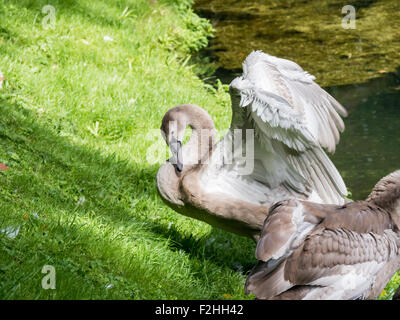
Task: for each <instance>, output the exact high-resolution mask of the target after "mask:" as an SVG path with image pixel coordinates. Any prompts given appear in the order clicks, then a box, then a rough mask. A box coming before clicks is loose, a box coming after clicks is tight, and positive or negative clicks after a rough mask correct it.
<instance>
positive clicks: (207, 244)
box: [0, 0, 254, 299]
mask: <svg viewBox="0 0 400 320" xmlns="http://www.w3.org/2000/svg"><path fill="white" fill-rule="evenodd" d="M47 4H50V5H52V6H53V7H54V8H55V18H56V19H55V23H54V29H53V28H51V26H52V25H51V23H52V20H50V19H48V18H46V16H47V15H48V13H49V12H45V13H42V8H43V7H44V6H45V5H47ZM190 5H191V3H190V2H189V1H183V0H176V1H172V0H171V1H158V2H157V1H145V0H140V1H138V0H130V1H126V0H125V1H122V0H121V1H107V0H103V1H101V0H96V1H94V0H91V1H89V0H87V1H73V0H69V1H64V0H63V1H61V0H60V1H48V0H45V1H34V0H32V1H29V0H25V1H21V0H1V1H0V70H1V71H2V72H3V74H4V76H5V78H6V80H5V81H4V83H3V89H0V110H1V117H0V163H2V164H5V165H6V166H7V167H8V168H9V170H6V171H4V170H3V171H0V208H1V210H0V230H2V232H0V298H1V299H104V298H107V299H232V298H234V299H239V298H251V297H246V296H245V295H244V293H243V285H244V280H245V275H244V274H245V272H246V270H248V269H249V268H250V267H251V265H252V264H253V263H254V258H253V256H254V244H253V243H252V242H251V241H250V240H247V239H244V238H240V237H236V236H233V235H230V234H227V233H224V232H222V231H219V230H215V229H212V228H211V227H210V226H208V225H206V224H204V223H201V222H198V221H195V220H192V219H189V218H186V217H183V216H181V215H179V214H177V213H175V212H174V211H172V210H170V209H169V208H167V207H166V206H165V205H164V204H163V203H162V201H161V200H160V198H159V196H158V194H157V192H156V185H155V176H156V173H157V170H158V168H159V165H160V164H159V163H154V161H148V156H147V154H148V150H149V148H150V147H152V146H154V133H153V132H154V130H155V129H156V132H157V135H159V131H158V130H159V127H160V123H161V122H160V121H161V119H162V116H163V114H164V113H165V112H166V110H168V109H169V108H171V107H173V106H175V105H177V104H181V103H188V102H191V103H197V104H199V105H201V106H203V107H204V108H205V109H207V110H208V111H209V112H210V114H211V115H212V116H213V118H214V119H215V121H216V125H217V127H218V128H221V129H222V128H226V127H228V126H229V121H230V108H229V105H228V104H227V102H228V100H227V94H226V92H225V91H224V90H223V88H222V86H219V87H218V86H217V88H219V89H214V88H213V87H211V86H209V85H205V84H204V83H203V82H202V81H201V80H200V79H199V77H198V76H197V75H196V74H195V72H194V70H195V69H196V68H194V66H193V65H191V64H190V63H188V61H187V58H188V57H189V56H190V54H191V53H193V52H194V51H196V50H198V49H200V48H201V47H204V46H205V45H206V44H207V36H208V35H210V32H211V31H212V30H211V26H210V25H209V23H208V22H207V21H205V20H202V19H199V18H198V17H197V16H196V15H194V14H193V13H192V11H191V10H190ZM49 24H50V28H47V29H46V28H45V27H46V26H48V25H49ZM149 134H150V138H149V137H148V135H149ZM166 157H167V155H164V156H163V160H165V159H166ZM7 228H8V229H7ZM10 230H19V232H18V234H17V236H16V237H13V236H12V234H10V233H7V231H10ZM44 265H52V266H54V268H55V270H56V289H55V290H51V289H50V290H44V289H42V286H41V281H42V278H43V277H44V276H45V274H43V273H42V272H41V271H42V268H43V266H44Z"/></svg>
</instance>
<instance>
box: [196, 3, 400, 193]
mask: <svg viewBox="0 0 400 320" xmlns="http://www.w3.org/2000/svg"><path fill="white" fill-rule="evenodd" d="M387 1H389V0H387ZM272 2H274V4H277V6H276V7H277V8H279V9H281V10H284V9H285V7H284V6H283V9H282V3H283V4H285V3H286V4H287V2H288V1H286V2H285V1H283V2H282V1H278V0H276V1H272ZM289 2H290V1H289ZM300 2H301V3H303V4H307V3H308V2H310V1H299V3H300ZM314 2H315V1H314ZM332 2H335V1H332ZM336 2H337V1H336ZM361 2H363V3H364V4H366V6H368V5H370V4H371V3H373V2H374V1H369V2H368V1H361ZM375 2H378V1H375ZM225 3H226V5H224V2H222V1H208V2H207V1H198V3H197V7H196V8H197V10H198V13H199V14H200V15H203V16H206V17H208V18H211V21H212V22H213V25H214V27H215V28H216V30H217V33H216V38H215V39H213V40H212V41H211V44H210V47H209V48H208V51H207V55H209V56H210V57H212V58H213V59H214V61H216V63H217V64H218V65H219V66H220V68H219V69H218V70H217V72H216V76H217V77H218V78H219V79H221V81H222V82H223V83H227V84H228V83H230V81H231V80H232V79H233V78H234V77H236V76H237V75H238V74H240V73H241V70H240V69H238V64H239V66H240V63H241V62H242V61H243V59H244V58H245V56H246V55H247V54H248V53H249V52H250V51H251V50H252V49H263V50H264V51H266V52H268V53H271V54H274V55H277V56H281V57H284V58H289V59H292V60H294V61H296V62H298V63H299V64H300V65H302V66H303V67H304V64H306V65H307V60H304V59H305V58H304V56H302V59H300V60H304V63H301V61H298V60H297V59H296V50H297V49H296V48H294V49H293V50H294V51H293V52H291V53H290V54H288V53H287V52H282V53H281V54H280V52H279V50H278V49H277V48H274V49H273V50H272V49H271V50H268V49H270V48H268V46H267V47H266V43H265V37H260V36H259V35H260V34H263V35H267V34H268V32H269V31H268V27H269V26H268V25H267V26H266V29H265V30H264V29H262V25H260V24H259V23H258V22H257V21H256V22H257V23H256V26H257V32H256V33H255V32H253V31H252V30H253V28H254V25H252V24H251V21H252V19H254V20H257V19H260V18H259V15H258V16H257V15H252V14H249V13H248V12H247V13H246V11H240V10H239V9H240V8H241V7H242V6H243V2H240V1H229V2H225ZM257 3H260V7H261V8H263V6H264V7H265V4H266V3H268V1H262V0H259V1H251V4H252V6H253V7H251V8H250V9H251V10H252V11H253V12H254V11H257V10H256V9H257ZM290 3H293V2H290ZM387 3H388V2H386V4H387ZM235 6H236V7H237V9H238V10H237V11H235V10H234V9H235ZM267 7H268V6H267ZM215 8H217V9H215ZM254 8H256V9H254ZM274 8H275V7H274ZM267 9H268V10H269V7H268V8H267ZM336 9H337V8H335V10H336ZM372 9H373V10H375V8H372ZM287 10H288V15H289V14H292V15H295V12H293V7H292V6H288V8H287ZM227 12H228V14H227ZM232 12H234V13H235V14H234V15H232ZM240 12H242V13H241V14H240ZM364 14H365V15H366V14H367V12H366V13H364ZM396 14H397V13H396ZM232 17H233V18H232ZM230 19H231V20H230ZM229 23H231V25H229ZM377 27H378V26H377ZM279 30H280V29H279V28H278V27H277V28H275V29H274V30H273V35H274V37H279ZM271 32H272V31H271ZM359 32H361V34H362V35H363V36H364V37H365V39H366V41H367V40H370V41H373V40H374V39H373V36H374V35H373V34H372V35H371V34H367V33H362V32H363V30H361V31H359ZM282 33H283V34H284V35H285V36H287V34H286V33H285V31H284V30H282ZM297 36H298V37H299V38H301V40H302V41H307V39H305V38H304V35H303V34H302V33H299V34H298V35H296V33H295V34H294V35H293V34H291V37H292V38H293V39H292V41H295V40H296V39H295V38H296V37H297ZM227 38H232V39H235V38H238V39H240V41H239V42H240V43H239V45H241V46H242V48H240V47H239V49H238V47H237V46H235V45H232V46H230V45H227V43H229V41H228V42H227ZM367 38H368V39H367ZM243 39H247V41H244V42H243ZM359 39H364V38H359ZM330 40H331V39H330ZM232 41H233V40H232ZM321 41H322V42H324V39H321ZM341 41H342V40H341V39H340V38H338V39H337V42H338V46H339V45H342V42H341ZM232 43H233V42H232ZM245 43H249V44H251V45H249V47H243V46H244V44H245ZM258 43H259V47H258ZM310 45H312V44H310ZM375 45H376V46H379V45H380V43H379V41H376V42H375ZM394 45H396V43H395V44H394ZM330 46H332V48H334V47H335V45H334V43H330ZM250 47H251V48H250ZM271 48H272V47H271ZM332 48H331V49H329V46H327V48H326V55H329V52H330V51H329V50H334V49H332ZM230 50H231V51H232V52H231V51H230ZM237 50H239V51H240V54H238V53H237V52H238V51H237ZM312 50H321V47H316V48H314V49H311V51H312ZM366 50H367V49H366V48H364V49H362V50H361V51H360V50H357V52H354V55H352V54H351V52H350V54H349V56H353V57H354V58H356V57H357V56H356V54H357V53H358V54H359V55H360V57H361V56H362V57H364V56H365V55H367V56H368V53H366ZM385 50H386V51H387V52H386V51H385ZM271 51H272V52H271ZM230 52H231V53H232V55H233V57H232V55H231V56H229V53H230ZM242 52H243V53H245V54H242ZM388 52H390V53H388ZM221 53H222V54H221ZM302 54H303V52H302ZM379 54H380V55H382V56H385V57H386V56H388V55H390V54H393V48H391V47H388V46H387V43H385V44H384V45H383V44H382V48H380V51H379ZM394 54H398V52H397V53H394ZM300 55H301V54H300ZM228 56H229V57H228ZM224 57H228V58H227V59H225V58H224ZM335 59H336V60H335ZM342 59H343V57H341V56H339V57H336V58H335V56H333V58H332V61H333V62H332V63H331V65H332V68H333V69H334V68H337V65H336V64H337V63H340V60H342ZM360 59H361V58H360ZM369 59H373V57H372V58H371V57H370V56H369ZM236 60H237V61H238V63H236V62H235V63H233V62H232V61H236ZM337 60H339V62H338V61H337ZM376 60H377V61H378V60H379V61H380V62H382V61H381V60H380V59H379V57H376ZM357 61H358V63H355V64H354V65H352V68H351V69H350V70H347V69H346V70H339V71H338V70H336V72H333V73H332V74H334V75H333V76H331V77H330V76H326V77H325V78H324V81H323V83H325V84H326V83H328V84H332V83H335V85H333V86H332V85H328V86H324V89H325V90H327V91H328V92H329V93H330V94H331V95H333V96H334V97H335V98H336V99H337V100H338V101H339V102H340V103H342V104H343V106H345V107H346V109H347V110H348V111H349V116H348V117H347V118H346V119H345V124H346V130H345V132H344V133H343V134H342V136H341V141H340V143H339V145H338V147H337V150H336V153H335V155H333V156H332V160H333V162H334V163H335V165H336V166H337V168H338V169H339V171H340V172H341V174H342V176H343V178H344V180H345V182H346V184H347V187H348V188H349V190H350V191H351V192H352V195H353V199H364V198H365V197H366V196H367V195H368V194H369V192H370V191H371V189H372V187H373V186H374V185H375V183H376V182H377V181H378V180H379V179H380V178H382V177H383V176H385V175H386V174H388V173H390V172H392V171H394V170H396V169H400V68H399V67H398V66H399V65H400V63H398V64H397V62H396V61H397V60H395V59H391V60H390V63H389V62H386V63H384V64H383V65H382V64H380V65H379V66H375V67H373V66H371V64H370V63H371V62H370V61H367V60H365V61H362V62H360V61H359V60H357ZM393 63H394V64H397V65H395V66H393ZM230 65H231V67H230ZM310 66H311V70H310V69H309V68H306V67H304V69H306V70H308V71H310V72H311V73H312V74H314V75H316V76H317V79H319V78H321V74H324V72H325V70H328V69H329V72H332V70H331V69H330V64H329V63H328V64H324V65H323V66H322V67H320V69H318V68H317V69H315V70H312V69H313V64H312V63H311V62H310ZM374 68H375V69H379V70H375V69H374ZM371 70H375V71H374V72H371ZM387 70H391V72H388V71H387ZM326 72H327V74H328V71H326ZM344 72H348V73H350V75H349V76H346V75H345V74H344ZM352 72H353V73H357V76H354V75H353V74H352ZM372 74H373V78H371V75H372ZM368 78H371V79H369V80H368ZM349 79H352V80H351V81H350V82H351V83H350V84H348V83H349ZM317 82H318V81H317ZM318 83H320V84H321V82H318ZM323 83H322V84H323ZM342 83H343V84H342ZM344 83H346V84H344Z"/></svg>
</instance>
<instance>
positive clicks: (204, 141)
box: [182, 105, 216, 171]
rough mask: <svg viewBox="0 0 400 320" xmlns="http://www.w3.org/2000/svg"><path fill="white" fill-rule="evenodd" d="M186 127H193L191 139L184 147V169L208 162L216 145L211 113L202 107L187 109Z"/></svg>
mask: <svg viewBox="0 0 400 320" xmlns="http://www.w3.org/2000/svg"><path fill="white" fill-rule="evenodd" d="M185 118H186V127H190V128H191V129H192V135H191V136H190V139H189V141H188V142H187V143H186V144H185V145H184V146H183V148H182V155H183V163H184V171H188V170H190V169H193V168H194V167H199V166H201V165H204V164H208V160H209V158H210V156H211V151H212V149H213V147H214V145H215V142H216V141H215V139H216V130H215V127H214V122H213V121H212V119H211V117H210V115H209V114H208V113H207V112H206V111H204V110H203V109H201V108H200V107H197V106H194V105H190V108H186V109H185Z"/></svg>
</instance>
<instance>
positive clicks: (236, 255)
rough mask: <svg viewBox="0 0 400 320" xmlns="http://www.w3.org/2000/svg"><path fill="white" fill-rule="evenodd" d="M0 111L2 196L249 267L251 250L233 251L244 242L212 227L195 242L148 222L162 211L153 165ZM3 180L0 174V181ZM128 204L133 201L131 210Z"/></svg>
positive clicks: (14, 109) (9, 108)
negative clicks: (136, 225) (83, 215)
mask: <svg viewBox="0 0 400 320" xmlns="http://www.w3.org/2000/svg"><path fill="white" fill-rule="evenodd" d="M0 110H1V113H2V115H3V117H2V119H1V120H0V146H1V148H2V149H3V154H4V156H3V158H2V159H1V158H0V162H6V165H8V166H9V167H10V170H9V171H7V173H6V175H8V177H7V178H8V183H9V194H8V195H6V198H7V197H11V199H14V200H12V201H18V202H19V203H22V205H25V206H27V204H29V203H34V202H36V203H37V202H39V201H42V202H44V203H46V204H47V205H48V206H49V208H50V207H51V208H52V209H53V208H55V209H56V210H63V211H67V212H71V215H73V212H75V211H76V210H83V212H87V213H88V212H95V214H96V215H97V216H98V217H101V219H102V221H104V223H111V224H112V225H113V226H114V227H115V228H118V227H119V226H121V225H128V224H129V223H131V222H132V219H134V220H135V222H140V223H141V224H142V226H143V227H144V229H145V231H146V232H148V233H150V234H153V235H154V237H155V238H157V237H160V236H161V237H162V238H164V239H167V240H169V244H170V249H171V250H183V251H184V252H186V253H187V254H188V256H189V257H190V258H195V259H200V260H203V259H207V260H210V261H211V262H213V263H214V264H216V265H217V266H220V267H223V268H231V269H233V270H235V271H238V270H239V271H240V270H243V271H247V270H249V269H250V268H251V265H252V264H253V262H254V261H252V259H251V257H252V256H253V252H249V253H248V254H246V253H243V252H239V251H237V249H238V248H243V245H242V244H243V243H245V244H246V246H245V248H252V246H253V244H252V243H251V241H249V240H248V239H245V238H241V237H237V236H234V235H231V234H226V233H224V232H223V231H220V230H215V229H212V230H211V232H210V234H208V235H207V236H206V237H202V238H200V239H199V238H195V237H193V236H192V235H190V234H189V235H188V234H182V232H180V231H178V230H177V229H176V227H175V226H172V227H171V226H167V225H166V223H165V222H164V223H160V222H159V221H157V219H154V220H153V219H151V214H150V215H146V211H147V210H150V211H154V212H157V210H159V208H160V207H161V208H165V205H164V204H163V203H162V201H161V199H159V198H158V194H157V191H156V185H155V177H156V172H157V170H158V166H149V167H145V165H144V164H142V165H140V164H130V163H129V162H128V161H124V160H118V159H117V157H116V156H104V155H102V154H101V152H100V151H99V150H88V148H86V147H85V146H79V145H75V144H72V143H71V142H69V141H68V138H66V137H61V136H58V135H57V134H56V132H55V130H52V129H49V128H45V127H43V125H41V124H40V123H39V121H35V120H33V119H35V118H36V116H37V115H36V114H34V112H32V111H29V110H27V109H25V108H23V107H21V106H18V105H17V104H15V103H14V104H11V103H10V102H9V101H7V100H6V99H3V98H0ZM4 178H5V177H4V176H3V177H2V176H0V180H1V179H4ZM26 181H29V182H30V184H29V185H27V184H26ZM32 186H34V187H32ZM13 192H14V194H13ZM15 194H17V197H16V196H15ZM82 197H84V198H82ZM80 199H85V205H83V206H81V207H77V203H78V202H79V201H80ZM149 199H150V201H148V200H149ZM5 200H6V199H5V198H3V199H2V200H0V202H3V201H5ZM132 201H135V202H137V204H136V205H135V206H133V207H131V206H130V203H131V202H132ZM149 206H151V207H150V208H149ZM27 209H28V208H27ZM166 210H169V209H166ZM153 214H155V213H153ZM175 214H178V213H175ZM188 219H189V218H188ZM235 243H236V247H235V245H234V244H235ZM239 243H241V244H240V245H239ZM236 260H238V261H236ZM249 260H250V261H249ZM236 264H238V265H239V266H236ZM241 266H243V267H241Z"/></svg>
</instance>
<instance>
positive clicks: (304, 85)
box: [230, 51, 347, 204]
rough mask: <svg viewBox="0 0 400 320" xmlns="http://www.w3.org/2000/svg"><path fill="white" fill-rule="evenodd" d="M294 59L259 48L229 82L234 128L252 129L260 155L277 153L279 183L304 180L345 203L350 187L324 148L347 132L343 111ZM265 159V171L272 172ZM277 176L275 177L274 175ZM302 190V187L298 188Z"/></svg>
mask: <svg viewBox="0 0 400 320" xmlns="http://www.w3.org/2000/svg"><path fill="white" fill-rule="evenodd" d="M313 80H314V77H313V76H311V75H309V74H308V73H306V72H305V71H303V70H302V69H301V68H300V67H299V66H298V65H297V64H295V63H294V62H292V61H289V60H284V59H279V58H276V57H272V56H270V55H267V54H265V53H262V52H261V51H256V52H253V53H251V54H250V55H249V56H248V57H247V58H246V60H245V62H244V63H243V76H242V77H238V78H236V79H234V80H233V81H232V83H231V84H230V93H231V98H232V99H231V100H232V111H233V117H232V124H231V129H234V128H253V129H254V130H255V137H256V139H257V140H258V142H259V143H258V144H256V146H257V147H259V150H256V153H255V154H256V159H257V158H258V159H259V160H261V162H263V157H264V156H265V157H266V158H267V155H269V156H270V155H271V154H273V155H274V156H276V157H277V158H279V159H280V162H282V163H285V166H282V167H281V168H279V169H283V170H286V171H290V173H288V172H282V171H281V172H280V173H279V174H280V176H281V177H282V178H284V179H285V180H282V181H280V184H281V185H288V186H290V188H292V189H293V188H294V189H296V186H299V185H301V184H306V185H308V186H309V187H311V189H312V190H315V191H316V192H317V194H318V196H319V198H320V199H321V200H322V201H323V202H325V203H335V204H341V203H343V202H344V200H343V197H344V196H345V195H346V194H347V189H346V186H345V184H344V182H343V180H342V178H341V176H340V174H339V172H338V171H337V169H336V168H335V166H334V165H333V163H332V162H331V160H330V159H329V158H328V156H327V155H326V154H325V152H324V151H323V149H322V148H326V149H327V150H328V151H330V152H333V151H334V150H335V146H336V144H337V143H338V142H339V133H340V132H341V131H343V130H344V123H343V120H342V119H341V117H340V115H342V116H345V115H346V111H345V109H344V108H343V107H342V106H341V105H340V104H339V103H338V102H337V101H336V100H335V99H334V98H332V97H331V96H330V95H329V94H328V93H327V92H325V91H324V90H323V89H322V88H320V87H319V86H318V85H317V84H316V83H315V82H314V81H313ZM268 166H269V164H268V163H266V161H264V168H265V171H266V175H268V174H269V175H270V174H271V170H270V169H269V168H268ZM275 178H276V177H275ZM295 191H298V192H299V193H304V190H295Z"/></svg>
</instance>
